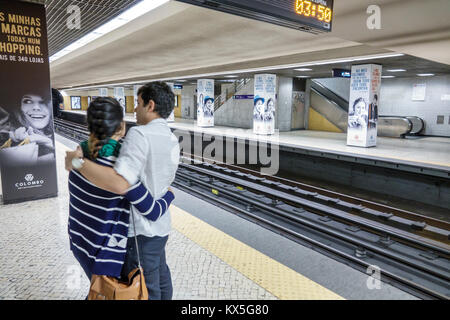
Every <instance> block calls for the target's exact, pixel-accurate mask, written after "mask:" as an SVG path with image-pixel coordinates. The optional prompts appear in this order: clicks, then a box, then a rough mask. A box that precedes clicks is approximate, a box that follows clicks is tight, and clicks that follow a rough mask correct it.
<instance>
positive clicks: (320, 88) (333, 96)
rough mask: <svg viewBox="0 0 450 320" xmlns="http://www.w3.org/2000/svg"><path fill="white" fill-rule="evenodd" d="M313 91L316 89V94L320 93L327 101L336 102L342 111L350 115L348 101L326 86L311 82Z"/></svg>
mask: <svg viewBox="0 0 450 320" xmlns="http://www.w3.org/2000/svg"><path fill="white" fill-rule="evenodd" d="M311 89H314V90H315V91H316V92H318V93H320V94H321V95H322V96H323V97H325V98H326V99H328V100H330V101H333V102H335V103H336V104H337V105H338V106H339V107H340V108H341V109H343V110H344V111H346V112H347V113H348V100H347V99H345V98H343V97H341V96H340V95H338V94H337V93H335V92H333V91H332V90H330V89H328V88H327V87H325V86H324V85H322V84H321V83H319V82H316V81H315V80H311Z"/></svg>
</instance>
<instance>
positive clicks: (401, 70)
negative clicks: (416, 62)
mask: <svg viewBox="0 0 450 320" xmlns="http://www.w3.org/2000/svg"><path fill="white" fill-rule="evenodd" d="M387 71H388V72H405V71H406V70H405V69H389V70H387Z"/></svg>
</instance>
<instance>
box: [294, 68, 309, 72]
mask: <svg viewBox="0 0 450 320" xmlns="http://www.w3.org/2000/svg"><path fill="white" fill-rule="evenodd" d="M294 70H297V71H313V69H309V68H300V69H294Z"/></svg>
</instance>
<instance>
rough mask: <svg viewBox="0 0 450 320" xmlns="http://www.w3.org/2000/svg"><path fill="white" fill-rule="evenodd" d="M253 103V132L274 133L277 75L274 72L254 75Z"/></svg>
mask: <svg viewBox="0 0 450 320" xmlns="http://www.w3.org/2000/svg"><path fill="white" fill-rule="evenodd" d="M253 103H254V107H253V133H255V134H274V133H275V110H276V105H277V76H276V75H275V74H257V75H255V97H254V100H253Z"/></svg>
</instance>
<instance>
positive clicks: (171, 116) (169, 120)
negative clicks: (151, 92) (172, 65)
mask: <svg viewBox="0 0 450 320" xmlns="http://www.w3.org/2000/svg"><path fill="white" fill-rule="evenodd" d="M167 85H168V86H169V87H170V89H172V92H173V90H174V85H173V83H167ZM174 107H175V106H174ZM174 121H175V113H174V111H172V113H171V114H170V116H169V117H168V118H167V122H174Z"/></svg>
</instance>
